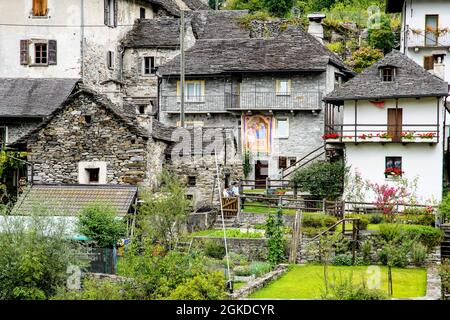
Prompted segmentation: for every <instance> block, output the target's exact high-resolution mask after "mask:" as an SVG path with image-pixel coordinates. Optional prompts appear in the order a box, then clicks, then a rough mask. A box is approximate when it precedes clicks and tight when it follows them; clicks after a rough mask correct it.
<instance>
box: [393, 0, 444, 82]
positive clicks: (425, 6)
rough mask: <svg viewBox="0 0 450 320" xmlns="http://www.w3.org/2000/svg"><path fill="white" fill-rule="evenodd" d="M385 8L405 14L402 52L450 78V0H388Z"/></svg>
mask: <svg viewBox="0 0 450 320" xmlns="http://www.w3.org/2000/svg"><path fill="white" fill-rule="evenodd" d="M386 11H387V12H388V13H401V14H402V32H401V43H400V51H401V52H403V53H404V54H406V55H407V56H408V57H410V58H411V59H413V60H414V61H415V62H416V63H417V64H419V65H421V66H423V67H424V68H425V69H427V70H429V71H431V72H433V73H434V74H436V75H437V76H439V77H441V78H442V79H444V80H445V81H450V1H449V0H387V1H386Z"/></svg>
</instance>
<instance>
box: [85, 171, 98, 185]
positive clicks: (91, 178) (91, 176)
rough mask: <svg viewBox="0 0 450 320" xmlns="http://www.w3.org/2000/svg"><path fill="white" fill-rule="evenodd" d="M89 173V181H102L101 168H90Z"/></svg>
mask: <svg viewBox="0 0 450 320" xmlns="http://www.w3.org/2000/svg"><path fill="white" fill-rule="evenodd" d="M86 171H87V174H88V182H89V183H98V182H99V181H100V169H99V168H93V169H92V168H90V169H86Z"/></svg>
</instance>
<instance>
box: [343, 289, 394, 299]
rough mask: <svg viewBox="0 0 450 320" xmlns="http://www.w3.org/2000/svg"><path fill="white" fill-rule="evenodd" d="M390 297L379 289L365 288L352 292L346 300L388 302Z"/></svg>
mask: <svg viewBox="0 0 450 320" xmlns="http://www.w3.org/2000/svg"><path fill="white" fill-rule="evenodd" d="M387 299H388V296H387V295H386V294H385V293H384V292H383V291H381V290H379V289H368V288H365V287H362V286H361V287H358V288H357V289H356V290H354V291H352V292H350V293H349V294H348V295H347V296H346V299H345V300H387Z"/></svg>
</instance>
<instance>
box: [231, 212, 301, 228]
mask: <svg viewBox="0 0 450 320" xmlns="http://www.w3.org/2000/svg"><path fill="white" fill-rule="evenodd" d="M268 216H269V215H268V214H265V213H253V212H241V213H240V214H239V216H238V217H237V222H238V224H239V225H241V226H247V225H250V226H256V225H265V224H266V221H267V217H268ZM294 220H295V215H288V214H284V215H283V223H284V225H286V226H290V227H292V226H293V225H294Z"/></svg>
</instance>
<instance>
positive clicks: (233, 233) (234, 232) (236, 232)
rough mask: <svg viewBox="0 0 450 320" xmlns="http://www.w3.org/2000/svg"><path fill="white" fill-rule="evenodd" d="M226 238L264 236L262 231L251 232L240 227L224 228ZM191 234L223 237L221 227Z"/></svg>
mask: <svg viewBox="0 0 450 320" xmlns="http://www.w3.org/2000/svg"><path fill="white" fill-rule="evenodd" d="M226 235H227V238H254V239H255V238H262V237H263V236H264V234H263V233H260V232H251V231H241V229H234V228H230V229H226ZM192 236H196V237H205V236H206V237H218V238H223V230H222V229H210V230H203V231H199V232H195V233H193V234H192Z"/></svg>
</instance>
